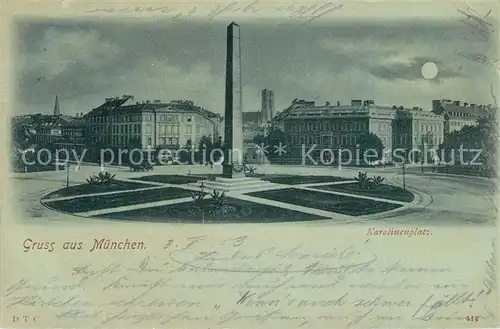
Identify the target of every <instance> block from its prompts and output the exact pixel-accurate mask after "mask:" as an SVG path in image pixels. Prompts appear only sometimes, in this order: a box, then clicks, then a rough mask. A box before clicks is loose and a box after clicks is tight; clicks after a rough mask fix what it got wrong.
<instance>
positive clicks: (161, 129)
mask: <svg viewBox="0 0 500 329" xmlns="http://www.w3.org/2000/svg"><path fill="white" fill-rule="evenodd" d="M160 134H165V126H164V125H160Z"/></svg>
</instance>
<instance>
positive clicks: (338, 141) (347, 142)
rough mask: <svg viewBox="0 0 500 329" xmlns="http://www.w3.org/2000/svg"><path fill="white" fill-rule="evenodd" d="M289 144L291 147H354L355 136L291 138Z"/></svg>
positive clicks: (355, 142)
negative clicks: (315, 145)
mask: <svg viewBox="0 0 500 329" xmlns="http://www.w3.org/2000/svg"><path fill="white" fill-rule="evenodd" d="M291 139H292V140H291V142H292V143H291V144H292V145H293V146H300V145H314V144H317V145H322V146H328V147H331V146H356V144H357V136H355V135H341V136H331V137H330V136H329V137H323V138H321V137H320V136H295V135H293V136H292V137H291Z"/></svg>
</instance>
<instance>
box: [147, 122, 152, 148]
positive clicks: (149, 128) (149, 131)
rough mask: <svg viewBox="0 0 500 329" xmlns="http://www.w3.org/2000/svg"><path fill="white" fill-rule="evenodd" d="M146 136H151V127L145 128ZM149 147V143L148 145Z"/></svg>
mask: <svg viewBox="0 0 500 329" xmlns="http://www.w3.org/2000/svg"><path fill="white" fill-rule="evenodd" d="M146 134H151V125H147V126H146ZM149 144H150V145H151V143H149Z"/></svg>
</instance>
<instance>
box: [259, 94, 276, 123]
mask: <svg viewBox="0 0 500 329" xmlns="http://www.w3.org/2000/svg"><path fill="white" fill-rule="evenodd" d="M273 117H274V92H273V91H272V90H269V89H264V90H262V106H261V123H267V122H270V121H271V120H272V119H273Z"/></svg>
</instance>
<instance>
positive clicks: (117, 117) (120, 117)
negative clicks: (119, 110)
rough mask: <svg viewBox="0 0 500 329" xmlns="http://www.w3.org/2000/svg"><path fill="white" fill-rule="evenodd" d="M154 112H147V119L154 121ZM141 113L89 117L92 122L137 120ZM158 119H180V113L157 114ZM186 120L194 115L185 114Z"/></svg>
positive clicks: (139, 119)
mask: <svg viewBox="0 0 500 329" xmlns="http://www.w3.org/2000/svg"><path fill="white" fill-rule="evenodd" d="M153 117H154V116H153V115H152V114H145V115H144V120H145V121H153ZM141 118H142V115H141V114H131V115H113V116H106V115H103V116H93V117H90V118H89V121H90V122H91V123H109V122H137V121H141ZM156 118H157V120H158V121H179V115H178V114H158V115H157V116H156ZM184 120H185V121H186V122H191V121H192V120H193V116H192V115H185V116H184Z"/></svg>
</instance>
